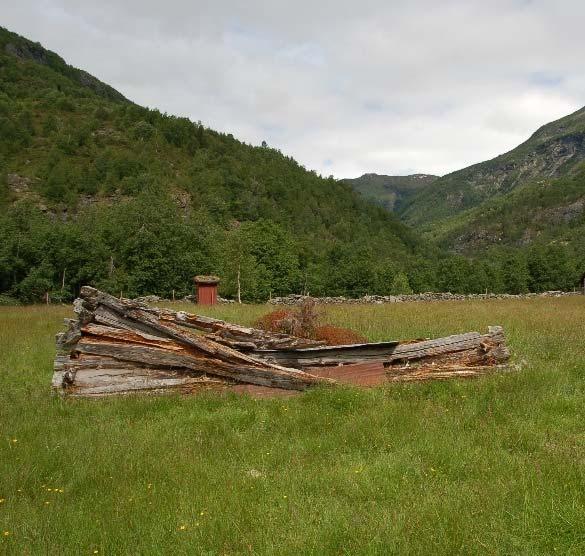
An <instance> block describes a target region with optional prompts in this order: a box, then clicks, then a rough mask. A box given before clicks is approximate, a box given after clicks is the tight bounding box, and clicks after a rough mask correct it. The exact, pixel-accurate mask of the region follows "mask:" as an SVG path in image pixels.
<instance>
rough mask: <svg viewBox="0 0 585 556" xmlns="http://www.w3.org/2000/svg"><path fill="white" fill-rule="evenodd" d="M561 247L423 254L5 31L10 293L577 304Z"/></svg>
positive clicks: (3, 199)
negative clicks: (542, 295)
mask: <svg viewBox="0 0 585 556" xmlns="http://www.w3.org/2000/svg"><path fill="white" fill-rule="evenodd" d="M579 271H580V266H579V263H578V261H577V260H576V259H575V257H574V256H572V253H571V252H570V250H569V249H568V248H567V247H566V246H563V245H561V244H555V245H542V246H536V247H532V248H530V249H526V250H522V251H519V250H517V249H513V248H512V247H505V248H498V249H492V250H491V251H490V252H489V256H486V255H482V256H481V257H478V258H476V259H472V258H468V257H464V256H461V255H453V254H449V253H448V252H447V251H444V250H442V249H441V248H439V247H437V246H435V244H434V243H432V242H429V241H427V240H423V239H422V238H421V237H420V236H419V235H418V234H417V233H416V232H415V231H413V230H412V229H411V228H409V227H407V226H406V225H404V224H402V223H400V222H399V221H398V219H397V218H396V217H395V216H393V215H392V214H390V213H389V212H387V211H385V210H384V209H383V208H381V207H378V206H375V205H373V204H371V203H369V202H368V201H367V200H365V199H363V198H362V197H360V196H359V195H357V194H356V193H355V192H354V191H353V190H352V189H351V187H350V186H349V185H347V184H345V183H343V182H340V181H336V180H334V179H333V178H325V177H322V176H319V175H317V174H316V173H315V172H312V171H308V170H306V169H305V168H303V167H302V166H301V165H299V164H298V163H297V162H295V161H294V160H293V159H292V158H290V157H287V156H285V155H283V154H282V153H281V152H279V151H278V150H276V149H272V148H269V147H267V146H262V147H253V146H251V145H247V144H245V143H242V142H240V141H238V140H236V139H235V138H234V137H233V136H232V135H230V134H222V133H217V132H215V131H213V130H211V129H208V128H207V127H206V126H204V125H203V124H201V123H200V122H197V123H193V122H191V121H189V120H188V119H186V118H179V117H174V116H169V115H167V114H162V113H160V112H159V111H157V110H152V109H147V108H143V107H140V106H137V105H136V104H134V103H132V102H130V101H128V100H127V99H125V98H124V97H123V96H122V95H121V94H120V93H118V92H117V91H115V90H114V89H112V88H111V87H109V86H107V85H105V84H104V83H101V82H100V81H99V80H97V79H95V78H94V77H92V76H90V75H89V74H87V73H85V72H83V71H80V70H76V69H75V68H72V67H70V66H68V65H67V64H66V63H65V62H64V61H63V60H62V59H61V58H60V57H59V56H57V55H56V54H54V53H51V52H49V51H47V50H45V49H44V48H42V47H41V46H40V45H38V44H36V43H32V42H29V41H27V40H26V39H23V38H22V37H19V36H18V35H15V34H13V33H10V32H8V31H6V30H3V29H1V28H0V294H1V295H2V298H3V299H4V300H6V299H11V298H15V299H19V300H22V301H25V302H35V301H40V300H42V299H43V296H44V295H45V294H46V293H47V292H49V294H50V296H51V298H52V299H53V300H70V299H71V298H73V297H74V296H75V295H76V293H77V292H78V290H79V288H80V286H81V285H83V284H92V285H95V286H97V287H100V288H103V289H105V290H108V291H110V292H114V293H117V294H119V293H122V294H123V295H124V296H137V295H143V294H158V295H162V296H167V297H168V296H170V295H171V293H172V292H173V291H174V293H175V295H176V296H182V295H185V294H187V293H191V292H192V290H193V287H192V277H193V276H194V275H195V274H205V273H216V274H219V275H220V276H221V277H222V284H221V291H220V293H221V294H222V295H225V296H233V295H234V294H235V290H236V276H237V275H238V274H239V275H240V277H241V284H242V296H243V299H244V300H264V299H267V298H268V297H269V296H270V295H281V294H286V293H302V292H308V293H310V294H314V295H348V296H359V295H363V294H366V293H369V294H389V293H406V292H410V291H429V290H451V291H453V292H472V291H485V290H486V289H488V290H490V291H510V292H520V291H528V290H529V289H531V290H535V291H538V290H545V289H561V288H563V289H570V288H572V287H573V286H575V285H576V283H577V280H578V274H579Z"/></svg>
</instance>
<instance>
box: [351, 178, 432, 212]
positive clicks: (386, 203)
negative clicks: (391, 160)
mask: <svg viewBox="0 0 585 556" xmlns="http://www.w3.org/2000/svg"><path fill="white" fill-rule="evenodd" d="M437 179H438V176H433V175H432V174H412V175H409V176H387V175H384V174H375V173H367V174H364V175H362V176H360V177H359V178H354V179H345V180H343V181H344V182H345V183H347V184H349V185H351V186H352V187H353V188H354V189H355V190H356V191H357V192H358V193H360V194H361V195H362V196H363V197H365V198H366V199H369V200H370V201H373V202H374V203H377V204H379V205H381V206H383V207H384V208H385V209H387V210H389V211H391V212H400V210H401V208H402V206H403V205H404V204H405V203H406V202H407V201H408V200H409V199H410V198H411V197H412V196H413V195H414V194H415V193H417V192H418V191H420V190H421V189H425V188H426V187H428V186H430V185H431V184H432V183H433V182H434V181H435V180H437Z"/></svg>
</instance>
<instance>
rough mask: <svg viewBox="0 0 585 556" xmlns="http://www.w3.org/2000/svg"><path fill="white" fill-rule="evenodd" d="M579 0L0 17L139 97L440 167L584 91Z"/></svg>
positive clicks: (395, 164)
mask: <svg viewBox="0 0 585 556" xmlns="http://www.w3.org/2000/svg"><path fill="white" fill-rule="evenodd" d="M584 16H585V4H583V3H582V2H579V1H576V0H566V1H564V0H560V1H559V2H554V3H553V2H544V1H541V2H539V1H538V0H535V1H510V0H491V1H490V2H485V1H481V0H467V1H466V0H450V1H446V2H436V1H433V0H415V1H411V2H406V1H401V2H397V1H384V0H376V1H374V0H363V1H361V2H359V3H356V2H353V1H350V0H338V1H335V2H334V1H321V2H314V1H312V2H309V1H307V0H297V1H296V2H294V3H293V2H284V1H273V2H266V1H264V0H249V1H247V2H235V1H229V2H228V1H224V2H222V1H218V2H213V3H212V2H202V1H187V0H182V1H181V0H167V1H166V2H159V1H154V0H140V1H139V0H126V1H121V0H102V1H101V2H99V3H96V2H87V1H83V0H81V1H80V0H41V1H38V0H37V1H35V0H21V1H20V2H18V3H12V5H9V6H7V7H3V23H2V24H3V25H5V26H7V27H8V28H9V29H11V30H14V31H16V32H19V33H21V34H23V35H25V36H27V37H28V38H31V39H32V40H38V41H40V42H41V43H43V44H44V45H45V46H46V47H47V48H50V49H52V50H55V51H57V52H58V53H60V54H61V55H62V56H63V57H64V58H65V59H66V60H67V61H69V62H70V63H72V64H73V65H75V66H78V67H82V68H84V69H86V70H88V71H89V72H90V73H93V74H94V75H96V76H97V77H99V78H100V79H102V80H104V81H106V82H108V83H110V84H111V85H113V86H114V87H116V88H118V89H119V90H120V91H121V92H122V93H124V94H125V95H126V96H128V97H129V98H131V99H132V100H134V101H136V102H138V103H140V104H144V105H148V106H151V107H157V108H159V109H161V110H163V111H167V112H169V113H173V114H178V115H184V116H188V117H190V118H191V119H193V120H201V121H203V122H204V123H205V124H206V125H209V126H210V127H212V128H214V129H218V130H221V131H226V132H230V133H233V134H234V135H235V136H236V137H239V138H240V139H242V140H244V141H247V142H251V143H254V144H259V143H260V142H261V141H262V140H266V141H267V142H268V143H269V144H270V145H272V146H275V147H277V148H280V149H281V150H282V151H283V152H285V153H287V154H290V155H292V156H294V157H295V158H296V159H297V160H299V162H301V163H302V164H304V165H305V166H307V167H308V168H313V169H316V170H317V171H319V172H322V173H324V174H330V173H333V174H334V175H335V176H337V177H352V176H356V175H359V174H362V173H365V172H378V173H387V174H402V173H411V172H428V173H438V174H442V173H446V172H449V171H453V170H456V169H458V168H461V167H463V166H466V165H468V164H471V163H474V162H478V161H480V160H484V159H487V158H490V157H492V156H495V155H497V154H500V153H502V152H504V151H507V150H509V149H511V148H513V147H514V146H515V145H517V144H518V143H520V142H522V141H523V140H525V139H526V138H527V137H528V136H529V135H530V134H531V133H532V132H533V131H535V130H536V128H538V127H539V126H540V125H542V124H544V123H546V122H548V121H551V120H553V119H556V118H559V117H561V116H563V115H565V114H566V113H569V112H571V111H573V110H576V109H578V108H580V107H581V106H582V105H583V104H585V102H584V99H583V90H584V89H583V87H584V85H585V70H584V69H583V67H582V63H581V60H580V58H581V53H582V52H583V51H585V34H583V33H582V31H581V21H582V20H583V17H584Z"/></svg>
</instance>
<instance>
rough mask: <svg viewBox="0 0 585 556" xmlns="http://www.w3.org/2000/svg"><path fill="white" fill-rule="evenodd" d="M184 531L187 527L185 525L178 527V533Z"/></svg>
mask: <svg viewBox="0 0 585 556" xmlns="http://www.w3.org/2000/svg"><path fill="white" fill-rule="evenodd" d="M185 529H187V526H186V525H181V526H180V527H179V531H184V530H185Z"/></svg>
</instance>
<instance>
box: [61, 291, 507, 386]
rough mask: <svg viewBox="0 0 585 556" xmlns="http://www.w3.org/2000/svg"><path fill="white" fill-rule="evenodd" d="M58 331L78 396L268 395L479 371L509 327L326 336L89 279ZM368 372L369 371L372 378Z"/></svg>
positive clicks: (496, 364)
mask: <svg viewBox="0 0 585 556" xmlns="http://www.w3.org/2000/svg"><path fill="white" fill-rule="evenodd" d="M74 311H75V313H76V315H77V318H75V319H67V320H66V325H67V327H68V328H67V331H66V332H62V333H60V334H58V335H57V356H56V358H55V366H54V375H53V388H54V389H55V390H57V391H59V392H61V393H63V394H68V395H74V396H105V395H112V394H123V393H131V392H137V391H148V392H162V391H167V390H178V391H180V392H196V391H200V390H206V389H220V390H233V391H245V392H248V393H251V394H254V393H255V392H262V393H263V394H264V395H266V394H267V393H268V394H269V393H270V392H273V393H275V394H276V393H278V392H279V391H280V392H282V391H283V390H284V391H302V390H305V389H307V388H309V387H311V386H316V385H333V384H336V383H338V382H339V383H343V382H349V383H353V384H367V385H370V384H380V383H383V382H388V381H390V382H395V381H412V380H427V379H444V378H451V377H471V376H477V375H480V374H484V373H486V372H490V371H493V370H496V369H501V368H503V367H504V364H505V363H506V362H507V361H508V359H509V352H508V349H507V347H506V344H505V338H504V334H503V330H502V329H501V327H490V329H489V332H488V334H484V335H481V334H479V333H477V332H469V333H466V334H460V335H456V336H449V337H447V338H440V339H437V340H422V341H415V342H395V341H393V342H379V343H372V344H355V345H347V346H325V345H323V343H322V342H318V341H315V340H309V339H305V338H299V337H296V336H291V335H288V334H275V333H270V332H266V331H263V330H258V329H255V328H248V327H244V326H239V325H236V324H230V323H227V322H224V321H221V320H218V319H213V318H210V317H204V316H200V315H194V314H190V313H186V312H182V311H181V312H175V311H171V310H168V309H161V308H155V307H150V306H148V305H146V304H145V303H142V302H138V301H135V300H128V299H118V298H116V297H113V296H111V295H109V294H107V293H104V292H100V291H98V290H96V289H94V288H91V287H88V286H84V287H83V288H82V290H81V295H80V298H79V299H76V300H75V302H74ZM365 377H369V378H368V380H365Z"/></svg>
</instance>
